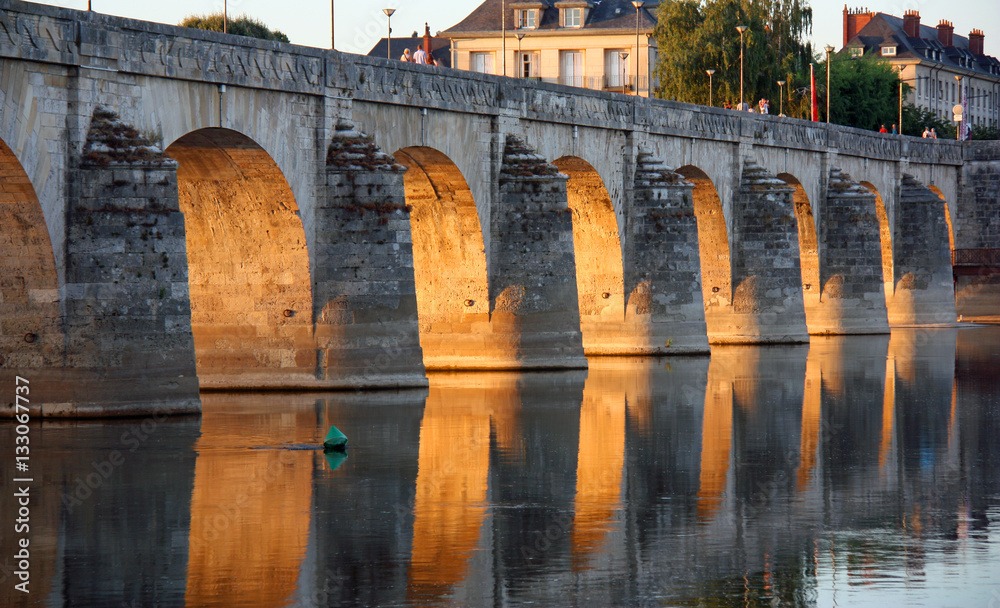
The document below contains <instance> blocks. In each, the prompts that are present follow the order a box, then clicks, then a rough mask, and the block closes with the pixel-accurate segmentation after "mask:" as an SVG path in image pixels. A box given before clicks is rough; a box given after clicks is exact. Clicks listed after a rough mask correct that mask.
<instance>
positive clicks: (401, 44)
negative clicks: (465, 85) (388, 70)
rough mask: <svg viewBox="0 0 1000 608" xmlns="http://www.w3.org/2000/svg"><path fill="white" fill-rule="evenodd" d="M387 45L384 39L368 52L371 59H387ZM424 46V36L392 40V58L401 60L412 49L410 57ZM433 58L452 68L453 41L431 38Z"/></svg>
mask: <svg viewBox="0 0 1000 608" xmlns="http://www.w3.org/2000/svg"><path fill="white" fill-rule="evenodd" d="M385 44H386V39H385V38H382V39H381V40H379V41H378V42H377V43H375V46H373V47H372V50H370V51H368V56H369V57H382V58H385ZM423 45H424V37H423V36H416V37H414V36H411V37H409V38H395V37H393V39H392V53H391V57H392V58H393V59H399V58H400V57H401V56H402V55H403V51H405V50H406V49H410V55H412V54H413V53H414V52H415V51H416V50H417V47H422V46H423ZM431 56H432V57H434V59H435V60H436V61H437V64H438V65H440V66H444V67H448V68H450V67H451V40H450V39H448V38H440V37H431Z"/></svg>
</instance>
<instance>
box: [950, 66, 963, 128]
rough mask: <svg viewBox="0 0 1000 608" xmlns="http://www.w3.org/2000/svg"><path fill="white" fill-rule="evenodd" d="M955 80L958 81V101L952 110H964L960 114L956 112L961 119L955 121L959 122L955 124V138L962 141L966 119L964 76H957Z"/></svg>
mask: <svg viewBox="0 0 1000 608" xmlns="http://www.w3.org/2000/svg"><path fill="white" fill-rule="evenodd" d="M955 80H957V81H958V103H957V104H955V107H954V108H952V112H955V110H962V113H961V114H959V113H958V112H955V115H956V116H958V117H959V118H960V120H956V121H955V122H957V123H958V124H957V125H955V126H956V129H955V139H957V140H959V141H961V140H962V123H963V122H964V121H965V104H963V103H962V77H961V76H955Z"/></svg>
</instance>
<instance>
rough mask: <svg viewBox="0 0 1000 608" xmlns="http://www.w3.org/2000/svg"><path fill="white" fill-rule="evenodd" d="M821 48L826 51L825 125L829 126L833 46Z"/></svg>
mask: <svg viewBox="0 0 1000 608" xmlns="http://www.w3.org/2000/svg"><path fill="white" fill-rule="evenodd" d="M823 48H825V49H826V124H830V53H832V52H833V46H831V45H829V44H828V45H826V46H825V47H823Z"/></svg>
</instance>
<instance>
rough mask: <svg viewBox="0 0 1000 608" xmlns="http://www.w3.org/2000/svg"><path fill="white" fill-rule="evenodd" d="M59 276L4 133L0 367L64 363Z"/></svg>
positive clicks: (0, 143) (0, 155) (31, 193)
mask: <svg viewBox="0 0 1000 608" xmlns="http://www.w3.org/2000/svg"><path fill="white" fill-rule="evenodd" d="M60 315H61V312H60V305H59V277H58V273H57V270H56V261H55V255H54V251H53V248H52V243H51V240H50V239H49V232H48V225H47V223H46V219H45V216H44V212H43V210H42V206H41V204H40V203H39V200H38V197H37V195H36V193H35V189H34V187H33V185H32V183H31V179H30V178H29V177H28V174H27V172H26V171H25V169H24V166H23V165H22V164H21V162H20V160H19V159H18V158H17V156H16V155H15V154H14V151H13V150H12V149H11V148H10V146H8V145H7V142H6V141H4V140H2V139H0V370H2V369H11V370H14V369H38V368H44V367H48V366H55V365H61V364H62V363H64V335H63V329H62V324H61V320H60V319H61V316H60Z"/></svg>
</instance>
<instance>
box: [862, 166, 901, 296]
mask: <svg viewBox="0 0 1000 608" xmlns="http://www.w3.org/2000/svg"><path fill="white" fill-rule="evenodd" d="M860 184H861V185H862V186H864V187H865V188H867V189H868V190H869V191H871V192H872V194H874V195H875V217H876V218H877V219H878V228H879V240H880V241H881V243H882V280H883V281H884V282H885V298H886V301H887V302H888V300H889V299H890V298H891V297H892V294H893V293H894V292H895V288H894V287H895V278H894V271H893V257H892V226H891V225H890V224H889V216H888V215H887V213H886V208H885V203H884V202H883V201H882V195H881V194H880V193H879V191H878V188H876V187H875V185H874V184H872V183H871V182H860Z"/></svg>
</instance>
